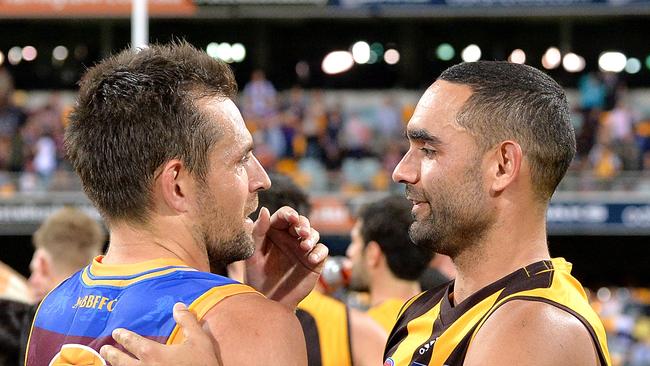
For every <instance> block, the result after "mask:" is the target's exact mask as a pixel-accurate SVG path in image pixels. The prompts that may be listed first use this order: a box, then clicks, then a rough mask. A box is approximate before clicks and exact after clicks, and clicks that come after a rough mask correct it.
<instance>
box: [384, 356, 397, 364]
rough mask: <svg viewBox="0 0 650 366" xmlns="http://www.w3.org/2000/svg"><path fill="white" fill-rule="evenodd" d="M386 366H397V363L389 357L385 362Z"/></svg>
mask: <svg viewBox="0 0 650 366" xmlns="http://www.w3.org/2000/svg"><path fill="white" fill-rule="evenodd" d="M384 366H395V361H394V360H393V359H392V358H390V357H388V358H387V359H386V361H384Z"/></svg>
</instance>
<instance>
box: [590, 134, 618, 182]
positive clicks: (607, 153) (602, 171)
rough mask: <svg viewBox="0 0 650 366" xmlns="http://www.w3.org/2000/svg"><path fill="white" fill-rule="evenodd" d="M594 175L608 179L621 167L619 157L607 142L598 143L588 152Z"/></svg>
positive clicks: (616, 173)
mask: <svg viewBox="0 0 650 366" xmlns="http://www.w3.org/2000/svg"><path fill="white" fill-rule="evenodd" d="M589 161H590V163H591V166H592V169H593V172H594V175H595V176H596V177H597V178H600V179H603V180H609V179H611V178H614V177H615V176H617V175H618V173H619V172H620V171H621V169H622V168H623V163H622V161H621V158H620V157H619V156H618V155H616V152H615V151H614V149H612V147H611V145H610V144H609V143H607V142H605V143H600V144H598V145H596V146H594V148H593V149H592V150H591V152H590V153H589Z"/></svg>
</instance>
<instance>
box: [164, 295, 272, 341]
mask: <svg viewBox="0 0 650 366" xmlns="http://www.w3.org/2000/svg"><path fill="white" fill-rule="evenodd" d="M247 293H254V294H258V295H260V296H264V295H262V294H260V293H259V292H257V291H256V290H255V289H254V288H252V287H250V286H247V285H242V284H238V283H237V284H232V285H225V286H219V287H215V288H213V289H212V290H210V291H208V292H206V293H204V294H203V295H201V296H200V297H199V298H198V299H196V300H194V302H192V303H191V304H190V306H189V307H188V309H189V311H190V312H192V313H193V314H194V315H195V316H196V318H197V319H199V320H201V319H203V317H205V314H207V313H208V311H210V309H212V308H213V307H214V306H215V305H217V304H218V303H219V302H221V301H222V300H224V299H226V298H228V297H230V296H234V295H239V294H247ZM183 340H185V336H184V335H183V333H182V332H180V327H179V326H178V324H177V325H176V326H175V327H174V330H173V331H172V333H171V335H170V336H169V338H168V339H167V344H180V343H182V342H183Z"/></svg>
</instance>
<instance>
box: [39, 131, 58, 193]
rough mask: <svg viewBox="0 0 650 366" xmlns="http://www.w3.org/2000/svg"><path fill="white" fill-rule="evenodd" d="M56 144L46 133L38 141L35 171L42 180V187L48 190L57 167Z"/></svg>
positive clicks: (50, 135)
mask: <svg viewBox="0 0 650 366" xmlns="http://www.w3.org/2000/svg"><path fill="white" fill-rule="evenodd" d="M56 155H57V154H56V143H55V142H54V139H53V138H52V134H51V133H50V132H45V133H44V134H42V135H41V137H39V139H38V140H37V141H36V148H35V153H34V170H35V171H36V173H37V174H38V177H39V178H40V185H41V187H42V188H43V189H45V190H47V189H48V187H49V185H50V180H51V179H52V175H54V171H55V170H56V167H57V159H56Z"/></svg>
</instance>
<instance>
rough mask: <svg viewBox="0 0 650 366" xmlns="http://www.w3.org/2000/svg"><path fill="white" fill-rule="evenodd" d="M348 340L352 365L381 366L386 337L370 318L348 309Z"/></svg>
mask: <svg viewBox="0 0 650 366" xmlns="http://www.w3.org/2000/svg"><path fill="white" fill-rule="evenodd" d="M349 321H350V338H351V344H352V358H353V361H354V362H353V364H355V365H360V366H366V365H368V366H375V365H381V364H382V362H383V359H382V356H383V353H384V347H385V345H386V339H387V338H388V335H387V334H386V332H385V331H384V329H383V328H382V327H381V326H380V325H379V324H377V322H375V321H374V320H372V318H371V317H370V316H368V315H367V314H366V313H363V312H361V311H359V310H356V309H350V312H349Z"/></svg>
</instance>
